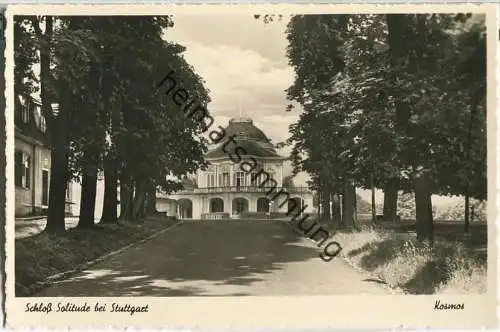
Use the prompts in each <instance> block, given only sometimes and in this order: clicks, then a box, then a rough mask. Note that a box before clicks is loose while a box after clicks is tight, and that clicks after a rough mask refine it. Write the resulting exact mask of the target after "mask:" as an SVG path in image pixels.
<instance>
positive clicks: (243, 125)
mask: <svg viewBox="0 0 500 332" xmlns="http://www.w3.org/2000/svg"><path fill="white" fill-rule="evenodd" d="M224 130H225V137H224V138H223V139H222V141H221V142H219V143H218V144H217V146H216V147H215V148H214V149H213V150H210V151H208V152H207V154H206V155H205V157H206V158H209V159H210V158H222V157H227V156H228V154H229V153H233V152H234V150H235V149H236V147H240V148H242V149H244V151H245V152H246V154H247V155H252V156H256V157H267V158H283V157H282V156H280V155H279V154H278V153H276V150H275V149H274V147H273V145H272V144H271V140H270V139H269V138H267V136H266V135H265V134H264V132H263V131H262V130H260V129H259V128H257V127H256V126H255V125H254V124H253V121H252V119H249V118H240V119H231V120H229V125H228V126H227V127H226V128H225V129H224ZM231 136H235V138H234V141H235V142H236V144H227V146H226V151H227V152H226V151H224V149H223V147H224V144H225V143H226V142H228V140H229V137H231Z"/></svg>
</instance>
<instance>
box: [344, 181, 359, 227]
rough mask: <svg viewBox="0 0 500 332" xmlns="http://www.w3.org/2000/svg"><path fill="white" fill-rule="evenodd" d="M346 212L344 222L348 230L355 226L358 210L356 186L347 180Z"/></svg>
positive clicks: (345, 193) (345, 191) (345, 194)
mask: <svg viewBox="0 0 500 332" xmlns="http://www.w3.org/2000/svg"><path fill="white" fill-rule="evenodd" d="M343 203H344V204H343V206H344V213H343V217H342V219H343V224H344V226H345V227H346V228H347V229H348V230H352V229H354V228H355V225H356V220H355V215H354V214H355V212H356V207H355V204H356V189H355V188H354V186H353V185H352V184H351V183H349V182H346V184H345V186H344V199H343Z"/></svg>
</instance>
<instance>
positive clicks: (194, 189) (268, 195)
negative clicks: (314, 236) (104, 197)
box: [157, 118, 313, 219]
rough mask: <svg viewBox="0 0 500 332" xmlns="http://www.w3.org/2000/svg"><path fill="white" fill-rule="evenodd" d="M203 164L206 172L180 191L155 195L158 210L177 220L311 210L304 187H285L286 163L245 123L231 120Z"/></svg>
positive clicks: (271, 215)
mask: <svg viewBox="0 0 500 332" xmlns="http://www.w3.org/2000/svg"><path fill="white" fill-rule="evenodd" d="M238 157H240V158H238ZM205 159H206V161H207V162H208V163H209V166H208V168H207V169H206V170H199V171H198V172H197V174H196V175H195V177H194V179H193V181H191V182H190V183H186V185H185V186H184V189H183V190H181V191H178V192H176V193H174V194H172V195H169V196H168V197H167V196H162V195H159V196H157V209H158V210H159V211H164V212H167V215H169V216H177V217H178V218H179V219H235V218H247V219H248V218H258V219H260V218H264V219H266V218H275V217H285V216H286V215H287V214H288V215H289V216H290V217H291V216H294V215H296V214H302V213H311V212H312V210H313V206H312V205H313V199H312V197H313V195H312V193H311V192H310V191H309V190H308V189H307V188H305V187H295V186H293V185H287V184H286V183H283V180H284V174H283V171H284V163H285V159H286V158H285V157H283V156H281V155H279V154H278V153H277V152H276V150H275V148H274V147H273V145H272V144H271V142H270V140H269V138H267V136H266V135H265V134H264V133H263V132H262V130H260V129H259V128H257V127H256V126H255V125H254V124H253V121H252V120H251V119H249V118H239V119H231V120H230V121H229V124H228V126H227V127H226V128H225V131H224V138H223V139H221V141H220V142H218V144H216V145H215V146H213V147H212V148H211V149H210V150H209V151H208V152H207V154H206V155H205ZM238 159H241V161H239V160H238ZM244 164H246V165H244Z"/></svg>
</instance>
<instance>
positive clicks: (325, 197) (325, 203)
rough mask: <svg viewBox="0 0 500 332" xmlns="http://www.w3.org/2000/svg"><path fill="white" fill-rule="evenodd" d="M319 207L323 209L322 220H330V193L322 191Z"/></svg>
mask: <svg viewBox="0 0 500 332" xmlns="http://www.w3.org/2000/svg"><path fill="white" fill-rule="evenodd" d="M321 206H322V208H323V213H322V219H323V220H330V221H331V218H330V192H328V191H327V190H326V189H323V191H322V193H321Z"/></svg>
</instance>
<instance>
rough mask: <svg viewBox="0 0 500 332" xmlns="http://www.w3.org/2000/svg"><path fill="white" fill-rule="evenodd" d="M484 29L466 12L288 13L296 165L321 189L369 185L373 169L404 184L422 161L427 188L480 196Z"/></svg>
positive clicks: (379, 177) (382, 178)
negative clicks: (348, 182) (296, 107)
mask: <svg viewBox="0 0 500 332" xmlns="http://www.w3.org/2000/svg"><path fill="white" fill-rule="evenodd" d="M484 29H485V27H484V21H483V20H482V19H481V17H477V16H473V15H444V14H443V15H422V14H419V15H401V14H392V15H371V14H368V15H367V14H364V15H306V16H295V17H293V18H292V20H291V21H290V23H289V25H288V29H287V37H288V40H289V46H288V50H287V54H288V57H289V60H290V64H291V65H292V66H293V67H294V69H295V74H296V78H295V82H294V84H293V85H292V86H291V87H290V88H289V89H288V91H287V92H288V99H289V100H290V101H293V102H296V103H299V104H300V105H301V106H302V108H303V110H304V112H303V113H302V114H301V115H300V118H299V121H298V122H297V123H294V124H292V125H291V126H290V133H291V137H290V139H289V141H288V143H289V144H291V145H293V149H292V161H293V165H294V168H295V172H298V171H302V170H304V171H307V172H309V173H311V174H312V178H313V183H314V186H316V187H318V188H320V187H329V188H335V186H336V185H337V184H339V183H341V182H342V181H343V180H345V179H354V180H355V182H356V184H357V185H358V186H361V187H364V188H369V187H370V181H369V179H370V175H373V177H374V181H375V185H376V187H379V188H382V187H383V186H384V184H385V183H386V182H387V180H388V179H390V178H399V179H400V184H401V188H402V189H405V190H407V191H408V190H411V188H412V184H411V183H410V181H409V180H410V179H409V175H410V174H411V173H412V172H415V171H417V170H419V169H425V170H426V171H427V172H428V174H429V175H430V179H431V181H432V184H433V185H432V191H433V192H434V193H440V194H464V193H465V192H469V193H470V194H471V195H472V196H474V197H476V198H480V199H482V198H485V195H486V161H485V156H486V121H485V119H486V118H485V117H486V112H485V109H486V108H485V104H484V96H485V88H484V86H485V80H486V79H485V77H486V74H485V61H486V57H485V38H484ZM289 108H292V106H290V107H289ZM337 190H338V189H337Z"/></svg>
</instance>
